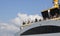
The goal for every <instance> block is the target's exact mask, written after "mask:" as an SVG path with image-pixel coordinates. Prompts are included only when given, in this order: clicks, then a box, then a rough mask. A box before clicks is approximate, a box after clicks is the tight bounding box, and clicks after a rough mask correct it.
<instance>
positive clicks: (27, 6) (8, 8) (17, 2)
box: [0, 0, 53, 22]
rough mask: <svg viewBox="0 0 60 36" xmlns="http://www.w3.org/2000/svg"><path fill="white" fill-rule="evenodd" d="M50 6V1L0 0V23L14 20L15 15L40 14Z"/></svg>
mask: <svg viewBox="0 0 60 36" xmlns="http://www.w3.org/2000/svg"><path fill="white" fill-rule="evenodd" d="M52 6H53V4H52V0H0V21H4V22H6V21H8V20H9V19H12V18H15V17H16V16H17V13H26V14H28V15H30V14H40V13H41V11H42V10H44V9H48V8H51V7H52Z"/></svg>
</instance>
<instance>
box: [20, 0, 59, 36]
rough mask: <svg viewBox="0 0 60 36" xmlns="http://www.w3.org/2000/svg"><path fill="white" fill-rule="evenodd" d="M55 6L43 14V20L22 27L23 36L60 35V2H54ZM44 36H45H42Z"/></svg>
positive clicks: (54, 0)
mask: <svg viewBox="0 0 60 36" xmlns="http://www.w3.org/2000/svg"><path fill="white" fill-rule="evenodd" d="M53 3H54V6H53V7H52V8H50V9H48V10H44V11H42V12H41V14H42V17H43V20H39V21H37V19H35V22H33V23H32V22H31V23H29V22H28V24H25V22H23V25H22V26H21V28H20V29H21V31H20V35H21V36H40V35H41V36H43V35H44V36H45V35H46V36H48V35H50V36H54V35H55V34H56V36H57V34H58V35H59V34H60V5H59V0H53ZM42 34H43V35H42Z"/></svg>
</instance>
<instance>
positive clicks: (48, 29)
mask: <svg viewBox="0 0 60 36" xmlns="http://www.w3.org/2000/svg"><path fill="white" fill-rule="evenodd" d="M59 32H60V26H52V25H45V26H38V27H35V28H32V29H29V30H27V31H25V32H24V33H22V34H21V35H34V34H47V33H59Z"/></svg>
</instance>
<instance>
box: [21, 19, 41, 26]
mask: <svg viewBox="0 0 60 36" xmlns="http://www.w3.org/2000/svg"><path fill="white" fill-rule="evenodd" d="M38 21H41V19H39V20H38V19H37V18H35V21H30V20H28V21H27V22H24V21H23V23H22V24H23V25H25V24H29V23H33V22H38Z"/></svg>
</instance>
